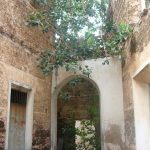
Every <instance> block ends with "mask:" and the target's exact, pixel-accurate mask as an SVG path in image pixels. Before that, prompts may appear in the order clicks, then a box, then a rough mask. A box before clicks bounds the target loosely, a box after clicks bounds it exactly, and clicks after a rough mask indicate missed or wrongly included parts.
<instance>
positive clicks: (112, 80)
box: [51, 58, 124, 150]
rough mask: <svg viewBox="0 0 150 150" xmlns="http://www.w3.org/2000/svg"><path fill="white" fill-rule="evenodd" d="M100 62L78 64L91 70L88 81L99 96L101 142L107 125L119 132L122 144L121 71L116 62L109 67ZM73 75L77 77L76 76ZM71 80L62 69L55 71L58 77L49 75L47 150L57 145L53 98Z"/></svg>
mask: <svg viewBox="0 0 150 150" xmlns="http://www.w3.org/2000/svg"><path fill="white" fill-rule="evenodd" d="M103 62H104V59H97V60H87V61H83V62H80V64H81V65H82V66H84V65H88V66H89V68H92V75H91V77H90V79H88V78H86V77H84V78H86V79H87V80H89V81H91V82H92V83H93V84H94V85H95V86H96V87H97V88H98V90H99V92H100V114H101V118H100V119H101V133H102V134H103V135H102V138H103V139H102V140H103V141H105V132H107V131H108V130H109V129H110V126H111V125H117V126H118V127H119V130H121V137H120V138H121V139H122V140H124V113H123V93H122V69H121V68H122V67H121V61H120V60H119V59H118V58H114V59H112V58H111V59H110V64H109V65H102V63H103ZM76 75H81V73H77V74H76ZM73 77H74V74H73V73H71V72H66V71H65V69H64V68H61V69H60V70H59V71H58V77H57V79H55V74H54V75H53V80H52V81H53V82H52V99H51V150H56V143H57V94H58V92H59V91H60V89H61V87H63V86H64V85H65V84H66V83H67V82H68V81H69V80H70V79H72V78H73ZM107 144H108V143H107V141H105V142H102V149H103V150H107ZM119 144H120V143H117V145H116V144H115V145H113V144H112V146H111V147H110V146H109V148H110V149H109V150H115V148H116V147H118V145H119Z"/></svg>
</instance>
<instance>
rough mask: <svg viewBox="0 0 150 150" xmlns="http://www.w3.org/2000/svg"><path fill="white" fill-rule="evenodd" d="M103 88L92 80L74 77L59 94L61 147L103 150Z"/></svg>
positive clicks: (58, 133)
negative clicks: (101, 124)
mask: <svg viewBox="0 0 150 150" xmlns="http://www.w3.org/2000/svg"><path fill="white" fill-rule="evenodd" d="M99 108H100V107H99V92H98V90H97V88H96V87H95V86H94V85H93V84H92V82H91V81H90V80H87V79H85V78H83V77H78V76H77V77H74V78H73V79H71V80H70V81H68V82H67V83H66V84H65V85H64V86H63V87H62V88H61V90H60V91H59V94H58V97H57V150H80V149H86V150H91V149H93V150H100V149H101V148H100V109H99Z"/></svg>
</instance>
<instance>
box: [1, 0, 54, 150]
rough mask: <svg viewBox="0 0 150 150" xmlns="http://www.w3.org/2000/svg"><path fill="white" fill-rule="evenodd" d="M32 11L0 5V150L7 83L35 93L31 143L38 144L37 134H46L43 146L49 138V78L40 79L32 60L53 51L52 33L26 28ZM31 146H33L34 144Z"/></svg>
mask: <svg viewBox="0 0 150 150" xmlns="http://www.w3.org/2000/svg"><path fill="white" fill-rule="evenodd" d="M34 10H35V8H34V7H33V5H31V3H30V1H29V0H21V1H20V0H13V1H12V0H4V1H0V149H4V143H5V135H6V132H5V131H6V127H7V112H8V101H9V99H8V95H9V94H8V92H9V82H10V81H12V80H13V81H16V82H18V83H21V84H25V85H30V86H31V87H32V89H33V90H34V91H35V93H34V109H33V135H34V139H35V138H36V137H37V141H38V140H41V139H40V137H39V134H43V132H44V130H46V134H45V136H43V138H44V137H45V139H44V140H43V143H45V142H46V140H47V138H49V135H50V134H49V132H50V131H49V128H50V126H49V125H50V91H51V77H50V76H48V77H44V76H43V75H42V73H41V71H40V70H39V69H38V68H37V63H36V60H37V57H38V55H39V53H40V52H41V50H44V49H46V48H50V47H51V48H53V47H52V46H53V45H52V42H53V32H51V31H50V32H49V33H48V34H43V33H42V31H41V30H40V29H38V28H32V27H28V26H27V24H26V21H27V17H28V14H29V13H30V12H32V11H34ZM37 132H38V133H37ZM39 132H40V133H39ZM47 132H48V133H47ZM49 141H50V140H48V142H49ZM48 142H47V144H49V143H48ZM41 143H42V142H41ZM41 143H40V144H41ZM43 143H42V144H43ZM33 145H34V146H36V142H35V140H33ZM37 145H39V144H37ZM39 149H40V150H41V149H42V148H39Z"/></svg>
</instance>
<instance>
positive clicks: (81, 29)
mask: <svg viewBox="0 0 150 150" xmlns="http://www.w3.org/2000/svg"><path fill="white" fill-rule="evenodd" d="M34 2H35V3H38V4H39V6H41V9H40V10H39V11H35V12H32V13H31V14H30V16H29V20H28V24H29V25H31V26H39V27H41V29H42V30H43V32H44V33H45V32H48V31H49V30H53V31H54V32H55V41H54V47H55V49H56V50H55V51H53V50H52V49H47V50H45V51H44V52H43V53H41V56H40V58H39V59H38V64H39V67H40V68H41V69H42V71H43V73H44V74H49V73H50V72H52V71H53V70H54V69H58V68H59V67H62V66H63V67H65V68H66V70H67V71H69V70H71V71H73V72H76V71H78V70H80V71H81V72H83V73H85V75H87V76H89V74H90V73H91V70H90V68H88V67H83V68H82V67H81V66H80V65H79V64H78V61H82V60H87V59H96V58H104V57H106V58H107V57H109V56H118V55H122V51H123V46H124V42H125V40H126V39H127V38H128V36H129V35H130V33H131V32H132V29H131V27H130V26H129V25H126V24H124V23H120V24H119V25H116V24H115V23H114V22H113V20H112V18H108V16H109V15H108V11H107V8H108V0H100V1H99V0H34ZM106 62H107V63H108V61H106Z"/></svg>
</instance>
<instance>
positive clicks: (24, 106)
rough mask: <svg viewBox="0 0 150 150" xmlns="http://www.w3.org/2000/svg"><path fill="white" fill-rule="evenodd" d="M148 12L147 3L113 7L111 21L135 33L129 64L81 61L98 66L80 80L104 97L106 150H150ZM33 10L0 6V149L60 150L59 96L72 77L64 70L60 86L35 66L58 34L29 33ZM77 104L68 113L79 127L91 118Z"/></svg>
mask: <svg viewBox="0 0 150 150" xmlns="http://www.w3.org/2000/svg"><path fill="white" fill-rule="evenodd" d="M149 8H150V1H149V0H111V1H110V7H109V9H110V12H111V15H112V17H113V19H114V21H115V22H116V23H119V22H125V23H127V24H130V25H131V26H132V27H133V34H132V36H131V37H130V38H129V39H128V40H127V42H126V44H125V49H124V50H125V57H124V60H123V61H121V60H120V59H118V58H112V59H111V60H110V65H106V66H103V65H102V59H98V60H97V61H94V60H88V61H84V62H81V63H82V65H84V64H88V65H89V66H92V67H93V66H94V67H93V73H92V76H91V78H87V77H84V76H82V75H80V74H78V76H80V77H81V78H83V79H84V80H86V81H87V82H88V85H89V87H91V86H93V87H94V89H95V93H96V94H97V95H99V108H100V120H101V121H100V125H99V129H100V132H99V133H100V134H101V135H100V136H101V149H102V150H150V86H149V83H150V9H149ZM34 9H35V7H34V5H33V4H32V2H31V1H30V0H0V150H4V149H5V150H31V149H34V150H47V149H51V150H55V149H56V146H57V140H58V139H57V130H59V128H58V129H57V114H58V112H57V108H58V110H60V109H61V104H58V106H57V99H58V95H59V92H60V89H61V88H63V87H65V85H66V84H67V83H68V81H70V80H71V79H73V78H74V76H75V75H73V74H72V73H66V72H65V71H64V70H63V69H62V70H60V71H59V72H58V78H57V81H56V80H55V76H44V75H43V74H42V73H41V71H40V69H39V68H38V67H37V62H36V61H37V58H38V56H39V54H40V52H41V50H43V49H46V48H48V47H53V39H54V33H53V31H49V33H47V34H43V33H42V31H41V30H40V29H38V28H32V27H28V26H27V24H26V20H27V16H28V14H29V13H30V12H32V11H33V10H34ZM87 89H88V87H86V86H85V89H84V90H85V91H86V90H87ZM72 92H74V91H72ZM90 92H91V89H89V91H88V92H85V94H87V93H90ZM76 93H79V92H78V91H76ZM76 96H78V95H76ZM82 96H84V95H82ZM58 101H59V100H58ZM74 103H75V104H74V106H75V107H73V108H72V106H71V104H69V107H70V108H72V109H75V110H78V112H77V114H76V117H77V120H79V119H81V118H83V117H85V116H86V117H87V118H88V115H87V114H86V111H82V110H83V108H84V107H86V102H85V99H84V100H83V101H82V103H81V104H82V105H80V104H78V103H76V102H74ZM68 110H69V108H68V106H65V111H64V113H63V116H65V115H67V111H68Z"/></svg>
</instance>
